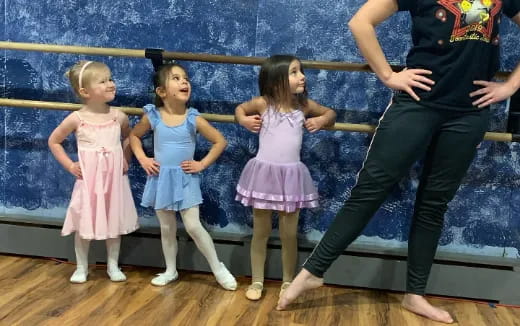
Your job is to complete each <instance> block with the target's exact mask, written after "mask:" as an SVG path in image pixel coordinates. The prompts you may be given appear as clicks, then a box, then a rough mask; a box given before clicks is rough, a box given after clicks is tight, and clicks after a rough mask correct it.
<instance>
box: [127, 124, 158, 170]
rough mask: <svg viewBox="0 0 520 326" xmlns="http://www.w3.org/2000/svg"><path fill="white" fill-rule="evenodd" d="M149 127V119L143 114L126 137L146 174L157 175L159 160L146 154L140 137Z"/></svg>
mask: <svg viewBox="0 0 520 326" xmlns="http://www.w3.org/2000/svg"><path fill="white" fill-rule="evenodd" d="M151 128H152V126H151V125H150V120H148V116H147V115H146V114H145V115H143V117H142V118H141V121H139V122H138V123H137V124H136V125H135V127H134V129H132V131H131V132H130V136H129V137H128V138H130V147H131V148H132V151H133V152H134V155H135V158H136V159H137V160H138V161H139V164H141V167H142V168H143V169H144V171H145V172H146V174H147V175H157V174H159V162H156V161H155V160H154V158H153V157H148V156H146V154H145V153H144V151H143V143H142V142H141V137H143V135H144V134H145V133H146V132H147V131H148V130H150V129H151Z"/></svg>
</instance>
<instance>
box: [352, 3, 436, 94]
mask: <svg viewBox="0 0 520 326" xmlns="http://www.w3.org/2000/svg"><path fill="white" fill-rule="evenodd" d="M397 9H398V6H397V0H368V1H367V2H366V3H365V4H364V5H363V6H362V7H361V8H360V9H359V11H358V12H357V13H356V14H355V15H354V17H352V19H351V20H350V22H349V23H348V26H349V28H350V30H351V31H352V34H353V35H354V38H355V39H356V42H357V45H358V47H359V50H360V51H361V53H362V54H363V56H364V57H365V59H366V60H367V62H368V64H369V65H370V68H372V70H373V71H374V72H375V73H376V75H377V77H379V79H381V81H382V82H383V83H384V84H385V85H386V86H387V87H390V88H392V89H397V90H403V91H405V92H407V93H408V94H410V96H411V97H412V98H414V99H415V100H416V101H419V100H420V98H419V96H417V94H415V92H414V91H413V89H412V87H417V88H421V89H423V90H426V91H430V90H431V88H430V86H431V85H433V84H434V81H433V80H431V79H429V78H427V77H425V76H423V75H431V73H432V72H431V71H430V70H425V69H405V70H403V71H401V72H397V73H396V72H393V71H392V68H391V67H390V65H389V64H388V61H387V60H386V58H385V55H384V53H383V50H382V49H381V45H380V44H379V42H378V40H377V36H376V31H375V27H376V26H377V25H378V24H379V23H381V22H382V21H384V20H385V19H387V18H388V17H390V16H391V15H392V14H394V13H395V12H396V11H397Z"/></svg>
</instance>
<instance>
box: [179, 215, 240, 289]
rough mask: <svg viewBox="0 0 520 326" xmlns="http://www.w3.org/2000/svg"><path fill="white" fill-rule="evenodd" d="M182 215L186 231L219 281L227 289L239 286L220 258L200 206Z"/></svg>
mask: <svg viewBox="0 0 520 326" xmlns="http://www.w3.org/2000/svg"><path fill="white" fill-rule="evenodd" d="M181 217H182V222H183V223H184V227H185V229H186V232H188V234H189V235H190V237H191V238H192V239H193V241H194V242H195V244H196V245H197V248H199V250H200V252H201V253H202V255H203V256H204V257H206V260H207V261H208V263H209V267H210V268H211V271H212V272H213V274H214V275H215V278H216V279H217V282H218V283H219V284H220V285H221V286H222V287H223V288H224V289H226V290H235V289H236V287H237V282H236V280H235V278H234V277H233V275H231V273H230V272H229V271H228V270H227V268H226V266H224V264H222V263H221V262H220V261H219V260H218V257H217V252H216V250H215V245H214V244H213V240H212V239H211V237H210V235H209V233H208V231H206V229H204V227H203V226H202V224H201V223H200V218H199V206H198V205H197V206H193V207H191V208H188V209H185V210H182V211H181Z"/></svg>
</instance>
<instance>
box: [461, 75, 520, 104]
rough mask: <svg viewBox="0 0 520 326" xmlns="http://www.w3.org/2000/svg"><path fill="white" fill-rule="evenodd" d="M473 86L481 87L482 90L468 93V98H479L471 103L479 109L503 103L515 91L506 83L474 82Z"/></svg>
mask: <svg viewBox="0 0 520 326" xmlns="http://www.w3.org/2000/svg"><path fill="white" fill-rule="evenodd" d="M473 84H474V85H478V86H482V88H480V89H477V90H476V91H474V92H471V93H469V96H470V97H475V96H480V98H478V99H477V100H475V101H473V103H472V104H473V105H474V106H478V107H479V108H483V107H485V106H488V105H490V104H493V103H496V102H500V101H503V100H505V99H507V98H508V97H510V96H511V95H513V94H514V93H515V92H516V89H515V88H514V87H513V86H511V85H510V84H509V83H507V82H505V83H497V82H490V81H485V80H474V81H473Z"/></svg>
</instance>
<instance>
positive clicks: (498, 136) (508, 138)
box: [0, 98, 520, 142]
mask: <svg viewBox="0 0 520 326" xmlns="http://www.w3.org/2000/svg"><path fill="white" fill-rule="evenodd" d="M0 106H3V107H13V108H29V109H32V108H37V109H43V110H58V111H76V110H79V109H80V108H81V104H76V103H63V102H46V101H33V100H20V99H8V98H0ZM114 108H116V109H119V110H121V111H123V112H124V113H126V114H128V115H142V114H143V109H141V108H135V107H128V106H119V107H114ZM201 115H202V116H203V117H204V118H205V119H206V120H208V121H211V122H224V123H236V121H235V116H234V115H226V114H213V113H202V114H201ZM325 129H326V130H331V131H349V132H362V133H373V132H374V131H375V129H376V127H375V126H372V125H365V124H355V123H339V122H337V123H336V124H334V126H333V127H330V128H325ZM484 140H490V141H499V142H520V135H517V134H510V133H500V132H487V133H486V135H485V136H484Z"/></svg>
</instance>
